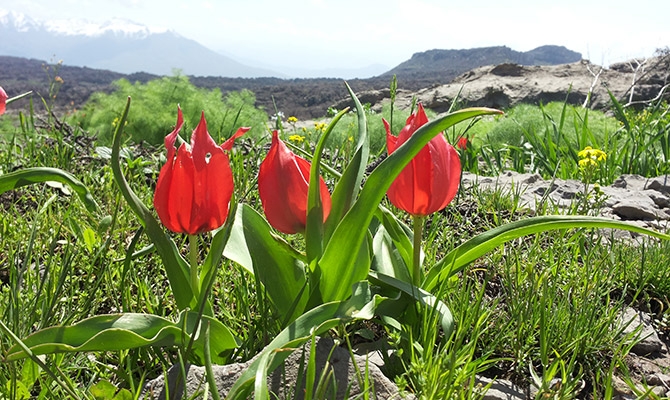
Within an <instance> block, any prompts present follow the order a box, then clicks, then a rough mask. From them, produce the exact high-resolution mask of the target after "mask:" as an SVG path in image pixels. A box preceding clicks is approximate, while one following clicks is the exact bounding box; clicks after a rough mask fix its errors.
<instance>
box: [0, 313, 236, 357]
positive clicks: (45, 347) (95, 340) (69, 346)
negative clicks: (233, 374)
mask: <svg viewBox="0 0 670 400" xmlns="http://www.w3.org/2000/svg"><path fill="white" fill-rule="evenodd" d="M196 319H197V313H195V312H187V313H186V312H183V313H182V314H181V315H180V321H179V322H176V323H175V322H172V321H170V320H168V319H165V318H162V317H158V316H155V315H151V314H136V313H126V314H107V315H97V316H94V317H91V318H87V319H85V320H82V321H80V322H78V323H76V324H74V325H70V326H56V327H50V328H46V329H43V330H40V331H37V332H35V333H33V334H32V335H30V336H28V337H27V338H25V339H24V340H23V344H25V345H26V346H27V347H28V349H30V351H31V352H32V353H33V354H35V355H39V354H53V353H64V352H82V351H117V350H127V349H133V348H138V347H145V346H182V347H185V346H186V345H187V344H188V342H189V341H190V335H191V334H192V333H193V332H194V330H195V329H194V328H195V325H196ZM207 321H208V322H209V323H210V335H211V336H212V338H214V340H212V343H211V344H210V346H211V351H212V352H213V353H214V354H215V355H216V356H217V357H216V358H215V359H214V360H215V361H218V362H225V361H226V360H225V358H224V354H225V352H226V351H227V350H230V349H233V348H235V347H237V341H236V339H235V337H234V336H233V334H232V332H231V331H230V330H229V329H228V328H227V327H226V326H225V325H223V324H222V323H221V322H219V321H218V320H215V319H213V318H210V317H207V316H203V317H202V321H201V322H200V324H199V325H201V324H203V323H205V322H207ZM182 327H184V328H185V329H184V330H182ZM198 331H202V330H201V329H198ZM203 349H204V341H203V338H202V335H198V336H197V337H196V339H195V342H194V347H193V355H194V356H195V359H196V360H202V356H203V354H204V353H203V351H204V350H203ZM28 356H29V355H28V354H27V353H26V352H24V351H23V349H22V348H21V346H19V345H14V346H12V347H11V348H10V349H9V350H8V351H7V354H6V355H5V361H14V360H19V359H22V358H26V357H28Z"/></svg>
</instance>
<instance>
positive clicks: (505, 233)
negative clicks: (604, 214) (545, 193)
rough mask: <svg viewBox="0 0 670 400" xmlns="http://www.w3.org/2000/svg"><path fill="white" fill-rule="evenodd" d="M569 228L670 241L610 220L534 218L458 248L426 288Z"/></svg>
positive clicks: (432, 274)
mask: <svg viewBox="0 0 670 400" xmlns="http://www.w3.org/2000/svg"><path fill="white" fill-rule="evenodd" d="M569 228H612V229H622V230H627V231H632V232H638V233H643V234H645V235H649V236H653V237H657V238H659V239H665V240H670V235H666V234H663V233H659V232H656V231H653V230H651V229H646V228H641V227H639V226H636V225H632V224H629V223H626V222H620V221H615V220H612V219H609V218H601V217H587V216H572V215H548V216H541V217H532V218H527V219H523V220H520V221H515V222H511V223H509V224H505V225H502V226H499V227H497V228H493V229H491V230H489V231H486V232H484V233H482V234H479V235H477V236H475V237H473V238H472V239H470V240H468V241H467V242H465V243H463V244H461V245H460V246H458V247H456V248H454V249H453V250H452V251H450V252H449V253H448V254H447V255H446V256H445V257H444V258H443V259H442V260H440V261H439V262H438V263H437V264H435V265H434V266H433V267H432V268H431V270H430V271H429V272H428V275H427V276H426V279H425V280H424V283H423V285H422V286H423V288H424V289H426V290H428V291H433V289H435V287H436V286H437V285H438V283H439V282H440V281H443V280H445V279H447V278H449V277H450V276H452V275H454V274H456V273H458V272H459V271H461V270H463V268H465V266H466V265H468V264H469V263H471V262H472V261H474V260H476V259H477V258H479V257H481V256H483V255H484V254H486V253H488V252H489V251H491V250H493V249H494V248H496V247H498V246H500V245H502V244H503V243H505V242H508V241H510V240H513V239H516V238H519V237H522V236H526V235H530V234H533V233H539V232H546V231H550V230H556V229H569Z"/></svg>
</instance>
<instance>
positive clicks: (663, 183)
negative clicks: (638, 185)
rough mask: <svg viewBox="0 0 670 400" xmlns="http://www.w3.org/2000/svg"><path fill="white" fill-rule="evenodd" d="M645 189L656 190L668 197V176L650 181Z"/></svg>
mask: <svg viewBox="0 0 670 400" xmlns="http://www.w3.org/2000/svg"><path fill="white" fill-rule="evenodd" d="M646 189H653V190H658V191H659V192H661V193H665V194H668V195H670V175H665V176H659V177H656V178H653V179H651V180H650V181H649V183H648V184H647V186H646Z"/></svg>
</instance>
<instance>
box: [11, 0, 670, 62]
mask: <svg viewBox="0 0 670 400" xmlns="http://www.w3.org/2000/svg"><path fill="white" fill-rule="evenodd" d="M0 8H3V9H6V10H9V11H18V12H22V13H24V14H27V15H28V16H30V17H32V18H35V19H39V20H49V19H63V18H81V19H87V20H89V21H91V22H104V21H105V20H108V19H111V18H115V17H119V18H125V19H129V20H131V21H134V22H137V23H141V24H144V25H148V26H151V27H156V28H168V29H172V30H174V31H176V32H177V33H179V34H180V35H182V36H185V37H187V38H189V39H193V40H196V41H198V42H200V43H201V44H203V45H205V46H207V47H209V48H211V49H212V50H216V51H219V52H222V53H224V54H227V55H232V56H234V57H235V58H237V59H241V60H253V61H254V62H258V63H261V64H265V65H268V66H272V65H282V66H292V67H302V68H308V69H324V68H331V67H332V68H346V67H351V68H358V67H364V66H367V65H370V64H382V65H385V66H388V67H394V66H396V65H397V64H399V63H401V62H402V61H405V60H407V59H409V58H410V57H411V56H412V54H413V53H416V52H421V51H425V50H430V49H436V48H437V49H462V48H471V47H484V46H499V45H506V46H508V47H511V48H512V49H514V50H519V51H527V50H531V49H533V48H535V47H538V46H541V45H545V44H554V45H563V46H566V47H567V48H569V49H571V50H574V51H578V52H580V53H582V57H584V58H588V59H590V60H591V61H592V62H594V63H596V64H600V65H609V64H611V63H613V62H618V61H625V60H627V59H630V58H632V57H645V56H651V55H652V54H653V52H654V50H655V49H656V48H658V47H666V46H670V23H668V22H667V18H668V15H670V1H667V0H637V1H635V2H630V1H620V0H609V1H606V0H579V1H576V0H559V1H556V0H552V1H542V0H534V1H531V0H507V1H505V2H503V1H492V0H479V1H477V2H472V1H458V2H456V1H448V0H442V1H440V0H411V1H410V0H383V1H377V0H338V1H326V0H304V1H297V0H283V1H276V0H275V1H271V0H233V1H230V0H222V1H215V0H204V1H202V0H190V1H183V0H182V1H172V0H105V1H85V0H0Z"/></svg>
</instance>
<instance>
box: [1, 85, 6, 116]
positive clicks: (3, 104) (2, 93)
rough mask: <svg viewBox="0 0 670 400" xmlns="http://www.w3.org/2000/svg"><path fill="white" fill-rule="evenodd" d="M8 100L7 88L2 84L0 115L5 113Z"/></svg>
mask: <svg viewBox="0 0 670 400" xmlns="http://www.w3.org/2000/svg"><path fill="white" fill-rule="evenodd" d="M6 101H7V93H6V92H5V89H3V88H2V86H0V115H2V114H4V113H5V105H6V104H5V102H6Z"/></svg>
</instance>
